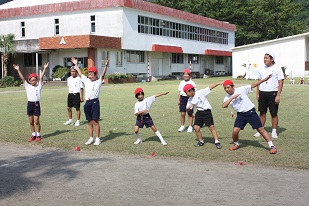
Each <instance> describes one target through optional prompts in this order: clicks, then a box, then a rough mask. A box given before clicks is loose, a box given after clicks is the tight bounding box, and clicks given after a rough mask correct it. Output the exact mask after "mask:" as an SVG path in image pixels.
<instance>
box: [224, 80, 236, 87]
mask: <svg viewBox="0 0 309 206" xmlns="http://www.w3.org/2000/svg"><path fill="white" fill-rule="evenodd" d="M227 85H234V83H233V81H232V80H229V79H228V80H225V81H224V82H223V86H224V87H225V86H227Z"/></svg>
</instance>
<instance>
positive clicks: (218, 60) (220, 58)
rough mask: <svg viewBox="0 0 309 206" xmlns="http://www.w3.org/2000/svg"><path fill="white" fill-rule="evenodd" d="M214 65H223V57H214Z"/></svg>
mask: <svg viewBox="0 0 309 206" xmlns="http://www.w3.org/2000/svg"><path fill="white" fill-rule="evenodd" d="M216 64H223V56H216Z"/></svg>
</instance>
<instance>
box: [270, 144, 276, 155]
mask: <svg viewBox="0 0 309 206" xmlns="http://www.w3.org/2000/svg"><path fill="white" fill-rule="evenodd" d="M276 153H277V149H276V147H275V146H271V147H270V154H276Z"/></svg>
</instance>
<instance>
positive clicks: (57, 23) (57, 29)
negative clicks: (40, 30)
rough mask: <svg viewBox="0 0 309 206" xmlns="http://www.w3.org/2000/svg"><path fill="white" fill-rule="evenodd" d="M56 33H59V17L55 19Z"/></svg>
mask: <svg viewBox="0 0 309 206" xmlns="http://www.w3.org/2000/svg"><path fill="white" fill-rule="evenodd" d="M54 22H55V35H59V19H55V20H54Z"/></svg>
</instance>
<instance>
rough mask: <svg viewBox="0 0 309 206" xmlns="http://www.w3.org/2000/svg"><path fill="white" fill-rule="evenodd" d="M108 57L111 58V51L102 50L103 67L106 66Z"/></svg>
mask: <svg viewBox="0 0 309 206" xmlns="http://www.w3.org/2000/svg"><path fill="white" fill-rule="evenodd" d="M107 59H109V51H103V52H102V60H101V66H102V67H103V68H104V67H105V62H106V60H107ZM107 66H109V63H108V65H107Z"/></svg>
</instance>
